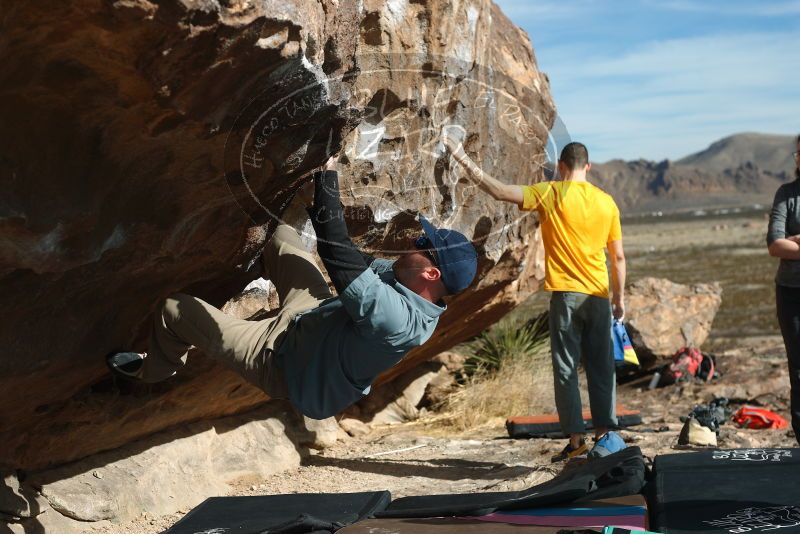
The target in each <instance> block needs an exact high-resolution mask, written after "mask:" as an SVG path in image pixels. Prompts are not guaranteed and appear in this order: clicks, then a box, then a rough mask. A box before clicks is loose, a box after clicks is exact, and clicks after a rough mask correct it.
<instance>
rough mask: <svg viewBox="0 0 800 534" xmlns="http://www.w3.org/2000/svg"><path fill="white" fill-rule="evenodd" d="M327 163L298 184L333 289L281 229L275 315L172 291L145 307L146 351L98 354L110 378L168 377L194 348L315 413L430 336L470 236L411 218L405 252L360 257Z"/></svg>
mask: <svg viewBox="0 0 800 534" xmlns="http://www.w3.org/2000/svg"><path fill="white" fill-rule="evenodd" d="M335 165H336V160H335V158H331V159H330V160H329V161H328V163H327V165H326V166H325V169H324V170H323V171H319V172H316V173H314V179H313V184H314V186H313V205H309V204H311V197H312V195H311V192H310V190H309V189H310V188H303V190H301V194H300V196H301V198H303V197H305V198H304V200H305V201H306V205H307V210H308V213H309V216H310V217H311V222H312V225H313V227H314V231H315V233H316V235H317V252H318V253H319V255H320V257H321V259H322V262H323V264H324V265H325V268H326V270H327V271H328V275H329V276H330V278H331V281H332V282H333V285H334V287H335V288H336V291H337V293H338V296H334V295H333V294H332V293H331V291H330V289H329V286H328V284H327V282H326V281H325V278H324V277H323V275H322V273H321V272H320V270H319V268H318V267H317V264H316V262H315V261H314V257H313V256H312V255H311V254H310V253H309V252H308V251H306V250H305V248H304V247H303V245H302V243H301V241H300V237H299V235H298V234H297V232H296V231H295V230H294V229H293V228H292V227H290V226H287V225H285V224H282V225H280V226H278V228H277V230H276V231H275V233H274V234H273V236H272V237H271V239H270V240H269V241H268V243H267V245H266V246H265V248H264V252H263V259H264V266H265V271H266V276H267V277H268V278H269V279H270V280H271V281H272V283H274V285H275V287H276V289H277V292H278V297H279V299H280V310H279V311H278V314H277V315H276V316H275V317H271V318H269V319H264V320H262V321H246V320H241V319H236V318H234V317H231V316H229V315H226V314H225V313H223V312H221V311H220V310H218V309H217V308H215V307H213V306H211V305H210V304H208V303H206V302H204V301H202V300H200V299H198V298H195V297H192V296H189V295H185V294H180V293H179V294H175V295H172V296H170V297H169V298H167V299H166V301H165V302H164V303H163V304H162V305H161V306H160V307H159V308H158V309H157V311H156V313H155V318H154V319H155V320H154V323H153V327H152V330H151V332H150V339H149V350H148V352H147V353H138V352H116V353H113V354H110V355H109V356H107V357H106V361H107V364H108V365H109V367H110V368H111V370H112V371H113V372H114V373H115V374H117V375H121V376H124V377H126V378H130V379H136V380H142V381H145V382H157V381H160V380H164V379H166V378H169V377H170V376H172V375H174V374H175V372H176V371H177V370H178V369H180V368H181V367H182V366H183V365H184V364H185V363H186V356H187V352H188V350H189V349H190V348H191V347H192V346H194V347H197V348H198V349H200V350H201V351H202V352H204V353H205V354H207V355H208V356H210V357H212V358H214V359H217V360H219V361H221V362H223V363H225V364H227V365H228V366H230V367H231V368H233V370H235V371H236V372H238V373H239V374H241V375H242V376H243V377H244V378H246V379H247V380H248V381H250V382H252V383H253V384H255V385H256V386H258V387H260V388H261V389H263V390H264V391H265V392H266V393H267V394H268V395H269V396H270V397H272V398H288V399H289V400H290V401H291V402H292V404H294V405H295V406H296V407H297V408H298V409H299V410H300V411H301V412H302V413H303V414H304V415H306V416H308V417H311V418H314V419H324V418H326V417H330V416H332V415H335V414H337V413H339V412H340V411H342V410H343V409H344V408H346V407H348V406H350V405H351V404H353V403H354V402H356V401H358V400H359V399H361V398H362V397H363V396H364V395H366V394H367V393H369V390H370V385H371V384H372V382H373V381H374V380H375V378H377V376H378V375H379V374H380V373H382V372H383V371H385V370H387V369H389V368H390V367H392V366H394V365H395V364H396V363H397V362H399V361H400V360H401V359H402V358H403V356H404V355H405V354H406V353H407V352H408V351H409V350H411V349H413V348H414V347H418V346H419V345H422V344H423V343H425V342H426V341H427V340H428V339H429V338H430V337H431V335H432V334H433V332H434V330H435V328H436V325H437V323H438V321H439V316H440V315H441V314H442V313H443V312H444V311H445V308H446V306H445V304H444V302H443V301H442V298H443V297H445V296H447V295H455V294H457V293H459V292H461V291H463V290H464V289H466V288H467V287H468V286H469V285H470V284H471V283H472V281H473V279H474V277H475V273H476V271H477V254H476V252H475V248H474V246H473V245H472V243H471V242H470V241H469V239H467V238H466V237H465V236H464V235H463V234H461V233H459V232H457V231H455V230H447V229H437V228H435V227H434V226H433V225H432V224H431V223H430V222H428V221H427V220H426V219H425V218H424V217H422V216H420V217H419V222H420V226H421V228H420V232H419V235H418V237H417V238H416V239H414V240H413V245H412V248H411V251H410V252H408V253H405V254H403V255H401V256H400V257H399V258H398V259H397V260H396V261H390V260H385V259H375V258H373V257H371V256H369V255H367V254H364V253H362V252H360V251H359V250H358V249H357V248H356V247H355V245H354V244H353V242H352V241H351V240H350V236H349V234H348V231H347V226H346V224H345V220H344V215H343V210H342V205H341V202H340V198H339V179H338V175H337V173H336V171H335V170H334V169H335Z"/></svg>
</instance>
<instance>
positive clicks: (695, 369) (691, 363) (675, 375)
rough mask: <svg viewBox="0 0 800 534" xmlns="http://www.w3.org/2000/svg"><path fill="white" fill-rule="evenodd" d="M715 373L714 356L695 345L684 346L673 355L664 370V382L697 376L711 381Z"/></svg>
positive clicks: (686, 379) (668, 382) (690, 378)
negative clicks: (704, 352)
mask: <svg viewBox="0 0 800 534" xmlns="http://www.w3.org/2000/svg"><path fill="white" fill-rule="evenodd" d="M715 373H716V370H715V363H714V358H713V356H711V355H704V354H703V353H702V352H700V349H697V348H694V347H683V348H681V349H680V350H678V352H676V353H675V354H674V355H673V356H672V363H670V364H669V365H668V366H667V368H666V369H665V370H664V374H663V383H666V384H673V383H678V382H687V381H689V380H692V379H693V378H695V377H697V378H700V379H701V380H703V381H704V382H710V381H711V379H712V378H714V375H715Z"/></svg>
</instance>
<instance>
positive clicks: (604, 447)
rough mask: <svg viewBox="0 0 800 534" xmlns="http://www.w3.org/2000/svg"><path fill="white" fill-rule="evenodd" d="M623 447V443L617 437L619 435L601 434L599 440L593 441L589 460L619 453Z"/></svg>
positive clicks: (614, 433)
mask: <svg viewBox="0 0 800 534" xmlns="http://www.w3.org/2000/svg"><path fill="white" fill-rule="evenodd" d="M625 447H626V445H625V442H624V441H623V440H622V438H621V437H619V434H617V433H616V432H612V431H609V432H606V433H605V434H603V436H602V437H601V438H600V439H598V440H595V442H594V447H592V450H591V451H589V459H590V460H593V459H595V458H602V457H603V456H608V455H610V454H614V453H615V452H619V451H621V450H622V449H624V448H625Z"/></svg>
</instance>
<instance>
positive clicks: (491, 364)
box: [464, 312, 550, 376]
mask: <svg viewBox="0 0 800 534" xmlns="http://www.w3.org/2000/svg"><path fill="white" fill-rule="evenodd" d="M549 342H550V340H549V328H548V313H547V312H544V313H542V314H540V315H538V316H537V317H534V318H533V319H530V320H529V321H526V322H525V323H523V324H522V325H520V324H519V323H515V322H511V321H501V322H500V323H498V324H496V325H495V326H494V327H492V328H491V329H490V330H487V331H485V332H483V333H482V334H481V335H480V336H478V338H477V340H476V341H475V344H474V349H473V351H472V354H471V355H470V356H469V357H468V358H467V360H466V361H465V362H464V374H466V375H467V376H473V375H475V374H480V373H486V374H492V373H496V372H497V371H498V370H499V369H500V367H502V365H503V362H504V361H507V360H508V359H509V358H525V357H532V356H535V355H537V354H539V353H540V352H542V351H543V350H544V349H545V348H546V347H547V346H548V345H549Z"/></svg>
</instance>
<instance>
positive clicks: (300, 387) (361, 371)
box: [278, 259, 445, 419]
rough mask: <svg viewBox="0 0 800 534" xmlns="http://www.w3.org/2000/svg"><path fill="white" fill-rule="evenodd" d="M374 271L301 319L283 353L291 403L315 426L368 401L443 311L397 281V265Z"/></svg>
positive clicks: (377, 265) (378, 265)
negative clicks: (376, 384)
mask: <svg viewBox="0 0 800 534" xmlns="http://www.w3.org/2000/svg"><path fill="white" fill-rule="evenodd" d="M371 267H372V268H369V269H367V270H365V271H364V272H363V273H361V275H360V276H358V278H356V279H355V280H353V281H352V282H351V283H350V285H348V286H347V288H346V289H345V290H344V291H342V293H341V294H340V295H339V296H338V297H335V298H331V299H328V300H326V301H325V302H323V303H322V304H320V306H319V307H317V308H314V309H313V310H309V311H308V312H305V313H302V314H300V315H298V316H297V317H296V318H295V322H294V325H293V326H292V327H290V328H289V330H288V331H287V333H286V338H285V339H284V341H283V342H282V343H281V345H280V348H279V350H278V358H279V360H280V362H281V365H282V367H283V369H284V373H285V376H286V385H287V386H288V388H289V399H290V400H291V401H292V404H294V405H295V406H297V407H298V408H299V409H300V411H301V412H302V413H303V414H304V415H307V416H309V417H311V418H313V419H324V418H326V417H330V416H332V415H335V414H337V413H339V412H340V411H341V410H343V409H344V408H346V407H348V406H350V405H351V404H353V403H354V402H356V401H357V400H359V399H360V398H361V397H363V396H364V395H365V394H367V393H368V392H369V387H370V385H371V384H372V381H373V380H375V378H376V377H377V376H378V375H379V374H380V373H382V372H383V371H385V370H387V369H389V368H390V367H392V366H393V365H395V364H396V363H397V362H399V361H400V360H401V359H402V358H403V356H404V355H405V354H406V353H407V352H408V351H409V350H411V349H413V348H414V347H418V346H419V345H422V344H423V343H425V342H426V341H427V340H428V338H430V337H431V335H432V334H433V331H434V330H435V329H436V324H437V323H438V322H439V316H440V315H441V314H442V313H443V312H444V310H445V308H444V306H437V305H436V304H434V303H432V302H429V301H427V300H425V299H424V298H422V297H420V296H419V295H417V294H416V293H414V292H413V291H411V290H410V289H408V288H406V287H405V286H403V285H402V284H400V283H399V282H398V281H397V280H395V278H394V273H393V272H392V262H391V261H387V260H380V259H379V260H375V261H374V262H373V263H372V266H371Z"/></svg>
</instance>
